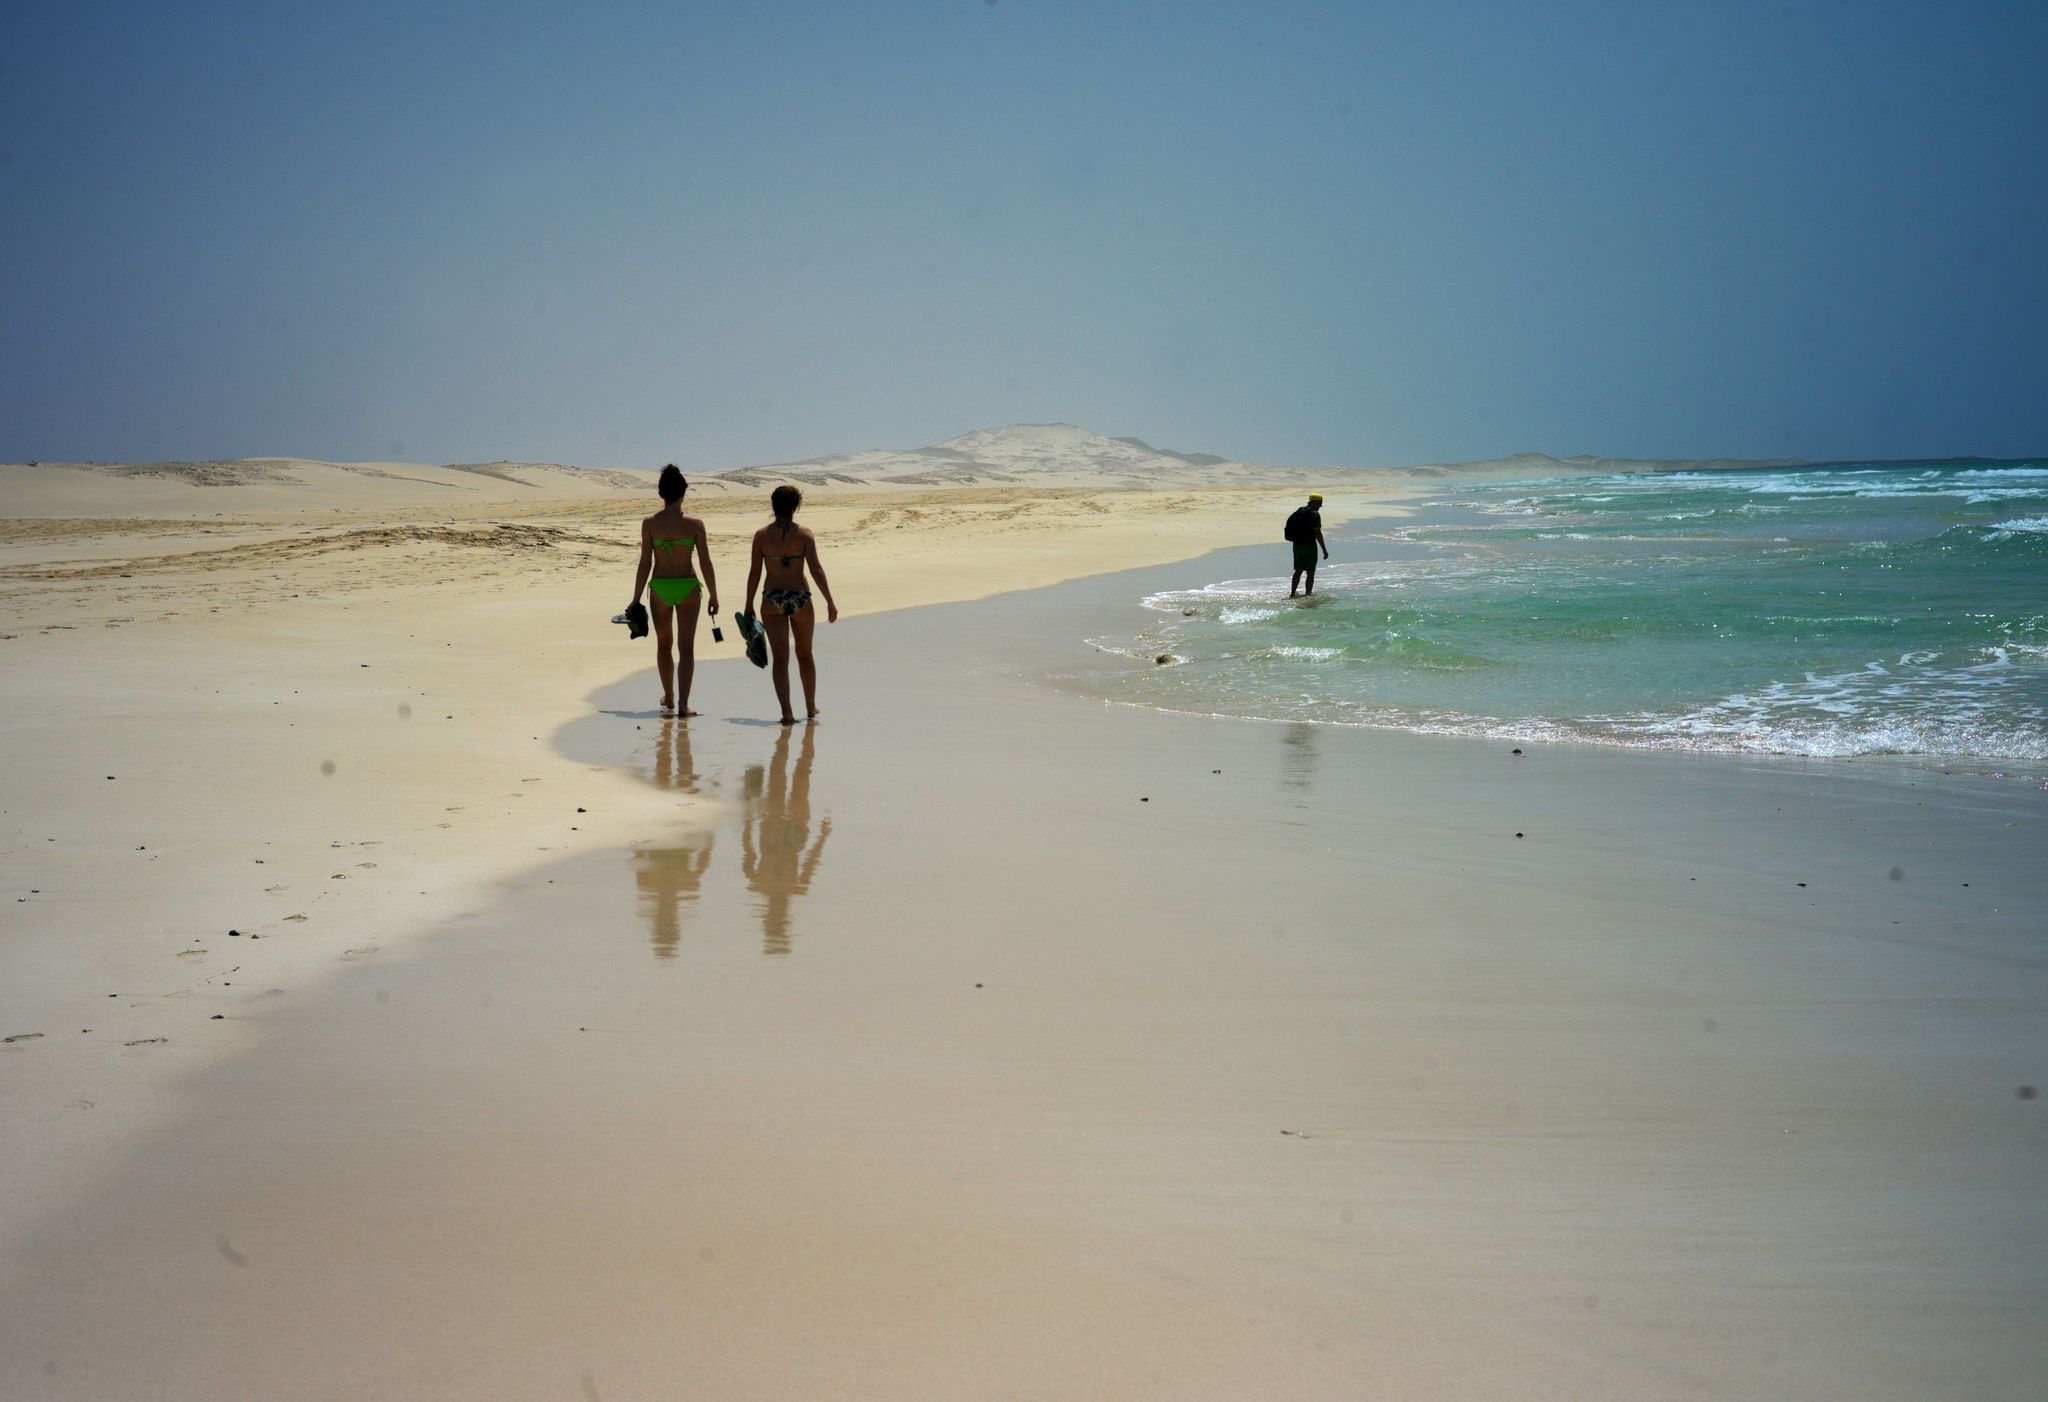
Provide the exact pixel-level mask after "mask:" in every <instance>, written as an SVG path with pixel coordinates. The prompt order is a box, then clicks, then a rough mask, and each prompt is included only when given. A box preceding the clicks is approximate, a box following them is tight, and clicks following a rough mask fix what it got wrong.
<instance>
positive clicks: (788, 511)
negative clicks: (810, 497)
mask: <svg viewBox="0 0 2048 1402" xmlns="http://www.w3.org/2000/svg"><path fill="white" fill-rule="evenodd" d="M803 504H804V494H803V493H802V492H800V491H798V490H797V489H796V488H794V487H792V486H790V485H789V484H788V483H787V482H785V483H783V484H782V485H781V486H779V487H777V488H776V489H775V490H774V491H772V492H770V493H769V494H768V507H769V509H770V510H772V511H773V512H774V513H775V514H776V516H778V517H779V518H781V519H782V520H784V521H787V520H788V519H789V518H790V517H792V516H794V515H796V509H797V508H798V507H799V506H802V505H803Z"/></svg>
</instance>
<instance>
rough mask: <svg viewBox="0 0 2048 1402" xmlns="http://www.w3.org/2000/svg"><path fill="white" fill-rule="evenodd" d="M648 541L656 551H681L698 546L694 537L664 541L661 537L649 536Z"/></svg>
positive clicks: (681, 537) (678, 537)
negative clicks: (691, 546) (686, 547)
mask: <svg viewBox="0 0 2048 1402" xmlns="http://www.w3.org/2000/svg"><path fill="white" fill-rule="evenodd" d="M647 540H648V543H649V544H651V545H652V546H653V547H654V548H655V549H656V550H681V549H683V548H684V547H685V546H689V545H694V544H696V539H695V537H693V536H677V537H676V538H675V539H674V540H663V539H662V538H661V537H660V536H649V537H648V538H647Z"/></svg>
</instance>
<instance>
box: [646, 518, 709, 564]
mask: <svg viewBox="0 0 2048 1402" xmlns="http://www.w3.org/2000/svg"><path fill="white" fill-rule="evenodd" d="M640 539H641V541H642V542H643V543H644V544H646V545H647V546H649V547H650V548H651V549H652V551H653V559H654V570H653V577H654V578H656V579H685V578H688V577H690V576H692V575H694V574H695V573H696V567H695V565H694V564H693V563H692V562H691V558H690V557H691V553H692V552H693V551H694V550H695V549H696V548H697V546H698V545H700V544H702V542H703V540H704V523H703V522H702V521H700V520H698V519H697V518H696V517H695V516H690V515H686V514H684V512H683V511H682V509H681V508H680V507H674V506H665V507H663V508H662V509H661V510H659V511H657V512H655V513H654V514H653V515H652V516H649V517H648V518H647V519H646V520H644V521H642V522H641V523H640Z"/></svg>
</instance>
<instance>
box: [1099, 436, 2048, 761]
mask: <svg viewBox="0 0 2048 1402" xmlns="http://www.w3.org/2000/svg"><path fill="white" fill-rule="evenodd" d="M1421 515H1422V519H1421V520H1420V521H1410V522H1407V523H1401V522H1387V523H1363V524H1362V525H1361V526H1360V527H1356V528H1352V529H1351V530H1350V531H1348V532H1339V533H1335V534H1336V537H1337V538H1333V539H1332V540H1331V542H1330V544H1331V552H1332V559H1331V561H1330V562H1329V563H1328V564H1326V565H1325V566H1323V568H1322V570H1321V572H1320V573H1319V574H1318V577H1317V581H1316V587H1317V592H1316V596H1315V597H1314V599H1313V600H1307V601H1296V602H1292V603H1290V602H1289V601H1288V600H1287V597H1286V595H1287V576H1286V575H1285V574H1284V573H1279V572H1278V571H1280V570H1282V569H1283V568H1284V567H1285V565H1286V563H1287V561H1286V554H1285V551H1286V547H1285V546H1284V545H1282V544H1281V543H1280V541H1279V539H1278V536H1279V523H1278V521H1277V520H1276V521H1275V523H1274V537H1275V539H1274V543H1273V547H1272V560H1273V568H1274V570H1275V571H1276V572H1275V573H1274V574H1272V575H1268V576H1265V577H1261V578H1244V579H1227V580H1219V581H1217V582H1215V583H1213V584H1210V585H1208V586H1207V587H1205V588H1199V589H1190V590H1183V591H1175V592H1169V593H1161V594H1155V595H1152V596H1151V597H1149V598H1147V599H1145V601H1144V603H1145V605H1146V608H1147V609H1148V610H1150V611H1151V614H1152V615H1153V618H1154V620H1155V621H1153V622H1152V623H1151V624H1150V625H1149V626H1148V627H1145V628H1144V629H1143V630H1142V631H1141V632H1139V633H1138V634H1137V635H1136V636H1122V637H1107V638H1097V639H1093V640H1091V641H1093V642H1094V643H1095V644H1096V645H1097V646H1098V647H1100V648H1103V649H1104V650H1106V651H1111V652H1116V653H1121V654H1124V655H1127V656H1129V657H1131V658H1133V659H1136V660H1138V661H1140V662H1142V663H1143V664H1145V665H1143V666H1141V667H1134V668H1129V669H1122V670H1120V671H1118V672H1117V673H1116V674H1115V675H1114V676H1113V677H1110V678H1108V679H1106V680H1103V681H1101V683H1100V685H1101V686H1102V687H1104V688H1106V689H1107V694H1108V695H1109V696H1110V697H1111V698H1112V699H1115V700H1119V701H1124V702H1128V703H1132V704H1138V705H1145V706H1153V707H1159V708H1162V709H1168V710H1175V711H1191V712H1199V713H1203V714H1214V715H1236V716H1251V717H1263V718H1269V719H1284V720H1307V721H1321V722H1330V723H1336V724H1355V725H1373V726H1392V727H1399V728H1402V729H1409V730H1419V731H1432V732H1446V733H1455V734H1472V735H1489V736H1497V737H1503V738H1512V739H1515V740H1520V741H1531V742H1549V741H1578V742H1595V743H1601V744H1609V745H1626V746H1641V747H1654V748H1664V749H1688V750H1703V751H1726V752H1737V753H1755V754H1782V755H1804V756H1813V757H1824V758H1840V757H1850V756H1861V755H1886V756H1901V757H1913V758H1919V759H1924V760H1929V761H1935V762H1939V763H1942V764H1950V765H1956V766H1964V767H1967V768H1969V769H1971V770H1972V771H1983V772H1996V771H2005V770H2010V771H2012V772H2013V773H2015V774H2029V775H2038V774H2041V773H2044V772H2048V460H2030V461H2025V462H1996V463H1991V462H1984V461H1971V460H1964V461H1958V462H1915V463H1874V464H1858V463H1842V464H1829V465H1826V466H1815V467H1803V468H1799V469H1776V470H1769V471H1745V472H1699V473H1669V474H1630V475H1613V476H1577V477H1558V478H1549V479H1543V480H1531V481H1517V482H1490V483H1486V484H1484V485H1476V486H1470V487H1465V488H1461V489H1458V490H1453V491H1447V492H1445V493H1443V494H1441V495H1439V496H1437V497H1436V498H1434V499H1433V500H1431V501H1430V502H1429V503H1428V504H1427V506H1426V508H1425V509H1424V511H1423V512H1422V513H1421ZM1347 554H1349V555H1350V557H1351V558H1350V559H1349V560H1347V559H1346V555H1347ZM1162 657H1163V658H1167V659H1169V660H1168V661H1167V662H1166V663H1164V664H1160V663H1159V662H1158V659H1159V658H1162Z"/></svg>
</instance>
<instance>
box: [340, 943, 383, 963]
mask: <svg viewBox="0 0 2048 1402" xmlns="http://www.w3.org/2000/svg"><path fill="white" fill-rule="evenodd" d="M376 952H377V946H376V945H374V944H365V945H358V946H357V947H356V948H354V949H344V950H343V951H342V952H341V957H342V958H344V959H360V958H362V957H363V956H364V955H365V954H375V953H376Z"/></svg>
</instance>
